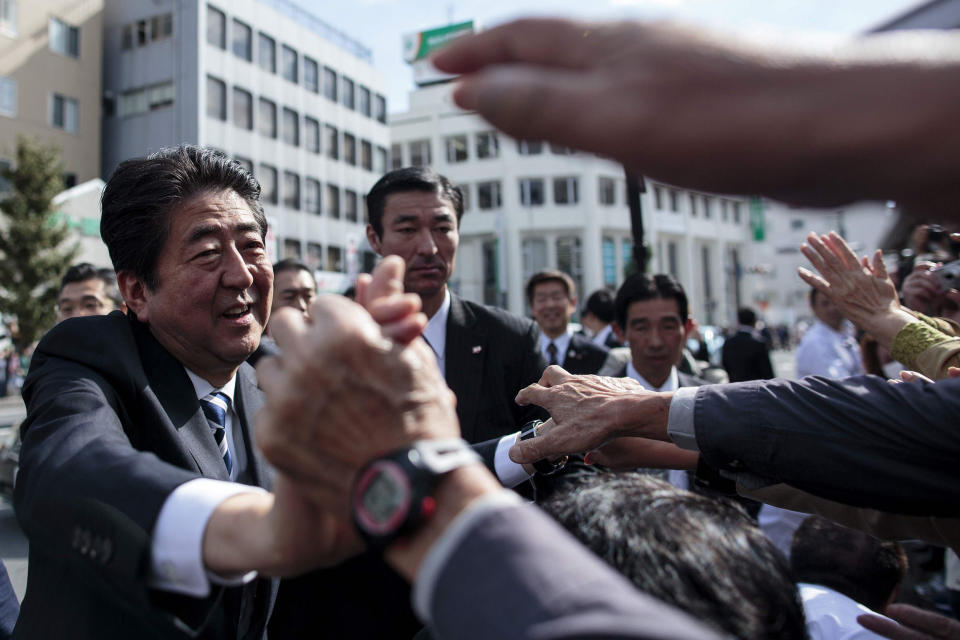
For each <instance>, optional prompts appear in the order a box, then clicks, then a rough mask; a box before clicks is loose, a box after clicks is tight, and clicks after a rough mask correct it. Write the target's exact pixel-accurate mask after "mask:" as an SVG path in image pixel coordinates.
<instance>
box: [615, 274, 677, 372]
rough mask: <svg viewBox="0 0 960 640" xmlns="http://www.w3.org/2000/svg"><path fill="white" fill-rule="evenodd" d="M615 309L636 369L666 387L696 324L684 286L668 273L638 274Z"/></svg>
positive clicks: (622, 289)
mask: <svg viewBox="0 0 960 640" xmlns="http://www.w3.org/2000/svg"><path fill="white" fill-rule="evenodd" d="M614 308H615V314H616V323H615V325H614V331H615V332H616V333H617V337H618V338H619V339H620V341H621V342H626V343H627V344H628V345H629V347H630V358H631V361H632V362H633V366H634V368H635V369H636V370H637V372H638V373H639V374H640V375H642V376H643V377H644V379H645V380H647V381H648V382H649V383H650V384H653V385H655V386H657V387H660V386H662V385H663V384H664V382H666V381H667V379H668V378H669V377H670V372H671V370H672V369H673V367H674V366H675V365H676V364H677V363H678V362H680V357H681V355H682V354H683V347H684V345H685V343H686V337H687V333H688V332H689V331H690V330H691V327H692V323H691V322H690V317H689V315H688V312H687V294H686V293H685V292H684V290H683V287H682V286H681V285H680V283H679V282H677V280H676V279H675V278H674V277H673V276H671V275H668V274H665V273H660V274H657V275H653V276H651V275H647V274H640V273H636V274H634V275H632V276H630V277H629V278H627V279H626V280H625V281H624V282H623V284H622V285H621V286H620V289H619V290H618V291H617V297H616V299H615V300H614Z"/></svg>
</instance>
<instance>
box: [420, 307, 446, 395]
mask: <svg viewBox="0 0 960 640" xmlns="http://www.w3.org/2000/svg"><path fill="white" fill-rule="evenodd" d="M448 317H450V289H449V288H447V289H446V290H445V291H444V295H443V302H442V303H440V308H439V309H437V312H436V313H435V314H433V316H432V317H431V318H430V320H428V321H427V326H426V327H424V329H423V338H424V340H426V341H427V344H429V345H430V348H431V349H433V352H434V353H435V354H436V356H437V366H439V367H440V373H442V374H443V376H444V377H446V375H447V360H446V357H447V318H448Z"/></svg>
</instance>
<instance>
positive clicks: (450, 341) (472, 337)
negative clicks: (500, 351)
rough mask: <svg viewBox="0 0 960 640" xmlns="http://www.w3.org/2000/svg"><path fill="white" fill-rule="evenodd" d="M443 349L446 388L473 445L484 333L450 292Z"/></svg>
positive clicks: (461, 424) (485, 347) (485, 339)
mask: <svg viewBox="0 0 960 640" xmlns="http://www.w3.org/2000/svg"><path fill="white" fill-rule="evenodd" d="M444 349H445V353H444V356H445V368H446V379H447V386H449V387H450V389H452V390H453V393H454V395H456V396H457V417H458V418H460V430H461V433H462V435H463V437H464V439H466V440H467V442H473V436H474V433H475V431H476V423H477V407H478V399H479V398H478V394H479V390H480V388H481V386H482V383H483V363H484V360H485V358H486V354H487V334H486V331H485V330H484V329H483V328H482V327H480V326H479V325H477V321H476V316H474V314H473V313H472V312H471V311H470V309H468V308H467V307H466V305H464V304H463V301H461V300H460V298H459V297H457V296H455V295H453V294H452V293H451V294H450V314H449V316H448V317H447V341H446V345H445V346H444Z"/></svg>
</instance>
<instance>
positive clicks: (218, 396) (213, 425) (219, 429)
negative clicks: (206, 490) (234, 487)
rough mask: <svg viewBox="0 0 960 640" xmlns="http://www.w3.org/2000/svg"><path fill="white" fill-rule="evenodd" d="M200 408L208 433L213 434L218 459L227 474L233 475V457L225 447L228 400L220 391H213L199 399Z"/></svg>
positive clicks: (227, 447) (228, 448)
mask: <svg viewBox="0 0 960 640" xmlns="http://www.w3.org/2000/svg"><path fill="white" fill-rule="evenodd" d="M200 407H201V408H202V409H203V415H205V416H206V417H207V424H209V425H210V431H212V432H213V439H214V441H215V442H216V443H217V447H219V449H220V457H221V458H223V464H224V466H226V467H227V474H232V473H233V456H231V455H230V447H229V446H227V430H226V428H225V427H226V424H227V409H229V408H230V398H229V397H227V394H225V393H222V392H220V391H214V392H213V393H210V394H208V395H206V396H204V397H203V398H201V399H200Z"/></svg>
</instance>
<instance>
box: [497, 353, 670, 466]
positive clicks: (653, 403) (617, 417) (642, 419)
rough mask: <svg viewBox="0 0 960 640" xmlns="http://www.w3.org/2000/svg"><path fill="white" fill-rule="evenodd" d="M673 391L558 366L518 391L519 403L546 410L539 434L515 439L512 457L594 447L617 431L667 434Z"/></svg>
mask: <svg viewBox="0 0 960 640" xmlns="http://www.w3.org/2000/svg"><path fill="white" fill-rule="evenodd" d="M671 395H672V394H661V393H652V392H649V391H646V390H645V389H644V388H643V387H642V386H641V385H640V384H639V383H638V382H636V381H634V380H631V379H629V378H606V377H602V376H575V375H573V374H570V373H568V372H566V371H564V370H563V369H561V368H560V367H558V366H556V365H552V366H549V367H547V369H546V371H544V372H543V376H542V377H541V378H540V381H539V382H538V383H536V384H532V385H530V386H529V387H526V388H525V389H522V390H521V391H520V393H519V394H517V404H520V405H528V404H535V405H538V406H541V407H543V408H544V409H546V410H547V411H548V412H549V413H550V420H548V421H547V422H546V424H545V425H544V427H543V428H542V431H541V432H542V433H543V435H539V436H537V437H536V438H531V439H530V440H524V441H523V442H519V443H517V444H516V445H514V446H513V448H511V449H510V458H511V459H512V460H513V461H514V462H518V463H521V464H524V463H531V462H536V461H537V460H542V459H544V458H555V457H558V456H562V455H568V454H573V453H582V452H586V451H590V450H591V449H597V448H599V447H600V446H601V445H603V444H604V443H606V442H608V441H609V440H611V439H613V438H616V437H618V436H627V435H637V436H643V437H649V438H654V439H659V440H665V439H666V438H667V429H666V424H667V421H666V417H667V412H668V411H669V405H670V399H669V398H670V396H671Z"/></svg>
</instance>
